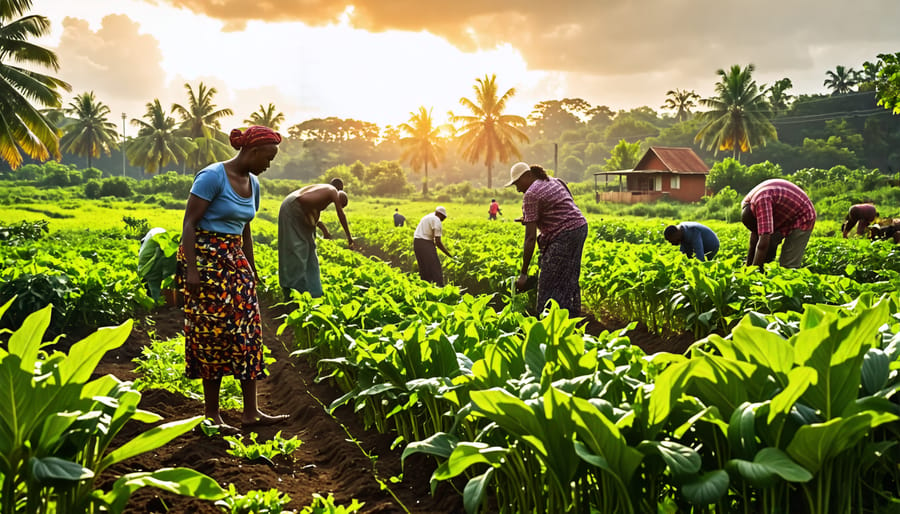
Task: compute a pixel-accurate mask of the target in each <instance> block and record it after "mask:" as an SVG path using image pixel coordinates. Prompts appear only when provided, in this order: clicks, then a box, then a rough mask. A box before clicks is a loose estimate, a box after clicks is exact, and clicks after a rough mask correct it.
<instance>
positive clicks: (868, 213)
mask: <svg viewBox="0 0 900 514" xmlns="http://www.w3.org/2000/svg"><path fill="white" fill-rule="evenodd" d="M877 217H878V209H876V208H875V206H874V205H872V204H870V203H858V204H856V205H853V206H851V207H850V212H848V213H847V217H846V218H844V223H843V225H841V233H843V234H844V239H846V238H847V234H849V233H850V231H851V230H853V226H854V225H856V224H857V223H859V225H857V227H856V235H858V236H861V235H864V234H865V233H866V229H867V228H869V224H870V223H874V222H875V218H877Z"/></svg>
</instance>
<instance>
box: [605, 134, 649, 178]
mask: <svg viewBox="0 0 900 514" xmlns="http://www.w3.org/2000/svg"><path fill="white" fill-rule="evenodd" d="M640 160H641V142H640V141H635V142H634V143H629V142H628V141H625V140H624V139H622V140H621V141H619V143H618V144H616V146H614V147H613V149H612V152H611V155H610V156H609V159H607V160H606V162H605V163H604V164H603V169H605V170H606V171H616V170H625V169H631V168H634V167H635V165H637V163H638V161H640Z"/></svg>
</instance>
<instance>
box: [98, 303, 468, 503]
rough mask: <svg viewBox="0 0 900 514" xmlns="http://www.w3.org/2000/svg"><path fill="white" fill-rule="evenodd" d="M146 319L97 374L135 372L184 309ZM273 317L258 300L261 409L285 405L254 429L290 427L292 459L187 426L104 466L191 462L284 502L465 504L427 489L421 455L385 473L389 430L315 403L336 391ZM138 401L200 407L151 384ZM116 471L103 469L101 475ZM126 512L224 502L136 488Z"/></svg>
mask: <svg viewBox="0 0 900 514" xmlns="http://www.w3.org/2000/svg"><path fill="white" fill-rule="evenodd" d="M150 319H151V320H152V325H151V324H148V323H146V322H145V323H139V324H138V325H140V326H136V328H135V329H134V331H133V332H132V334H131V336H130V337H129V339H128V341H127V342H126V344H125V345H124V346H123V347H122V348H120V349H118V350H116V351H115V352H111V353H109V354H107V356H106V357H105V358H104V360H103V361H102V362H101V364H100V366H99V367H98V369H97V372H98V373H99V374H106V373H111V374H113V375H116V376H117V377H119V378H121V379H123V380H133V379H134V378H135V375H134V373H133V371H132V369H133V367H134V366H133V364H132V363H131V360H132V359H133V358H135V357H137V356H138V355H140V352H141V348H142V347H143V346H144V345H146V344H148V343H149V341H150V338H149V336H148V334H147V330H148V329H150V330H155V331H156V332H157V337H158V338H163V339H165V338H169V337H172V336H174V335H176V334H178V333H180V331H181V330H182V323H183V314H182V312H181V310H179V309H176V308H173V307H164V308H160V309H158V310H157V311H154V312H153V313H152V314H151V316H150ZM279 325H280V321H278V320H277V319H275V314H274V313H273V312H272V311H271V310H269V309H267V308H265V307H264V308H263V331H264V332H263V333H264V341H265V343H266V345H267V346H268V347H269V348H270V349H271V350H272V352H273V355H274V357H275V358H276V362H275V363H274V364H273V365H272V366H270V368H269V373H270V376H269V377H268V378H267V379H266V380H263V381H260V382H259V395H260V406H261V408H262V409H263V410H265V411H266V412H269V413H288V414H290V415H291V418H290V420H288V421H287V422H285V423H283V424H281V425H278V426H275V427H264V428H259V429H256V430H255V431H256V432H258V433H259V435H260V438H259V439H260V440H263V439H264V438H267V437H271V436H273V435H274V434H275V433H276V432H277V431H279V430H281V431H282V437H285V438H290V437H292V436H297V437H298V438H299V439H300V440H301V441H303V444H302V445H301V446H300V448H299V449H298V450H297V451H296V452H295V453H294V455H293V457H294V459H293V461H291V460H288V459H284V460H276V462H275V466H274V467H270V466H269V465H266V464H256V463H251V462H249V461H247V460H245V459H239V458H237V457H232V456H231V455H229V454H227V453H226V451H225V450H226V449H227V447H228V444H227V443H226V442H225V441H224V440H223V439H222V438H221V437H211V438H210V437H206V436H205V435H204V434H203V433H202V432H200V431H199V430H196V429H195V430H194V431H193V432H191V433H188V434H185V435H184V436H182V437H180V438H178V439H176V440H174V441H172V442H171V443H170V444H168V445H166V446H164V447H162V448H159V449H158V450H156V451H154V452H150V453H148V454H145V455H140V456H138V457H135V458H133V459H130V460H129V461H127V462H125V463H123V464H121V465H118V466H117V467H115V468H114V469H113V470H112V471H113V472H114V474H115V475H116V476H118V475H121V474H124V473H129V472H134V471H146V470H151V469H158V468H161V467H175V466H183V467H190V468H193V469H196V470H198V471H201V472H203V473H206V474H207V475H209V476H211V477H213V478H215V479H216V480H217V481H218V482H219V483H220V484H221V485H222V486H223V487H225V486H226V485H227V484H228V483H234V484H235V486H236V487H237V489H238V490H239V491H241V492H246V491H248V490H251V489H259V490H268V489H270V488H276V489H278V490H279V491H281V492H283V493H287V494H288V495H289V496H290V497H291V498H292V501H291V503H290V504H289V505H288V507H289V508H291V509H298V508H300V507H302V506H304V505H306V504H308V503H309V502H310V501H311V499H312V493H319V494H322V495H327V493H329V492H331V493H333V494H334V496H335V499H336V500H338V501H339V502H342V503H349V501H350V499H351V498H355V499H357V500H360V501H363V502H365V507H364V508H363V512H366V513H402V512H407V511H408V512H411V513H422V514H432V513H434V514H437V513H442V514H443V513H457V512H459V513H461V512H463V508H462V501H461V497H460V495H459V494H458V493H457V492H456V491H454V490H453V489H452V488H451V487H450V486H449V485H447V484H441V485H440V486H439V487H438V489H437V491H436V497H432V496H431V495H430V491H429V484H428V479H429V477H430V476H431V472H432V471H433V469H434V463H433V462H429V461H427V460H426V459H425V457H421V456H413V457H411V458H410V459H409V460H407V466H406V472H405V474H404V480H403V481H402V482H400V483H390V481H389V478H390V477H392V476H397V475H399V474H400V473H401V467H400V454H401V451H402V449H400V448H398V449H396V450H394V451H391V450H390V444H391V442H392V436H390V435H381V434H378V433H377V432H375V431H374V430H373V431H366V430H364V429H363V427H362V425H361V423H360V422H359V421H358V420H357V418H356V417H355V416H354V414H353V413H352V412H350V409H349V408H347V407H343V408H341V409H339V410H338V411H337V412H336V413H335V416H334V417H332V416H331V415H329V414H328V412H327V411H326V409H325V408H324V407H323V405H328V404H330V403H331V401H333V400H334V399H335V398H337V397H338V396H339V395H340V392H339V391H337V390H336V389H333V388H332V387H330V386H329V385H325V384H316V383H314V382H313V378H314V377H315V374H314V371H313V370H312V369H310V367H309V366H308V365H307V364H306V363H305V362H301V361H298V360H297V359H295V358H291V357H289V353H290V348H291V347H292V339H291V335H290V332H289V331H288V332H285V334H283V335H282V336H277V335H276V330H277V328H278V326H279ZM181 371H182V370H176V372H181ZM141 408H143V409H146V410H149V411H152V412H155V413H157V414H160V415H161V416H163V417H164V418H165V421H174V420H177V419H184V418H188V417H192V416H195V415H197V414H201V413H202V412H203V410H202V405H201V403H200V402H199V401H196V400H190V399H187V398H185V397H183V396H181V395H177V394H173V393H169V392H166V391H159V390H153V391H145V392H144V394H143V398H142V400H141ZM224 417H225V421H226V422H227V423H230V424H232V425H234V426H240V413H239V412H236V411H226V412H225V413H224ZM146 428H147V427H146V426H145V425H140V424H136V425H133V426H132V425H129V426H128V427H126V428H125V429H124V430H123V433H124V435H127V436H128V437H129V438H130V437H132V436H133V435H134V434H136V433H138V432H140V431H143V430H145V429H146ZM348 433H349V434H348ZM351 435H352V437H351ZM353 439H355V440H356V441H355V442H354V441H353ZM367 454H368V455H369V456H373V458H370V457H369V456H367ZM114 478H115V477H114V476H110V477H109V478H108V480H113V479H114ZM382 483H385V484H388V487H389V489H390V491H388V490H385V489H384V488H382V485H381V484H382ZM127 512H134V513H150V512H197V513H207V512H208V513H218V512H222V511H221V510H219V509H218V508H217V507H215V506H213V505H212V504H211V503H209V502H202V501H199V500H193V499H188V498H184V497H181V496H178V495H173V494H169V493H163V492H159V491H158V490H156V489H150V488H144V489H141V490H139V491H137V492H136V493H135V494H134V496H133V497H132V500H131V502H130V503H129V505H128V510H127Z"/></svg>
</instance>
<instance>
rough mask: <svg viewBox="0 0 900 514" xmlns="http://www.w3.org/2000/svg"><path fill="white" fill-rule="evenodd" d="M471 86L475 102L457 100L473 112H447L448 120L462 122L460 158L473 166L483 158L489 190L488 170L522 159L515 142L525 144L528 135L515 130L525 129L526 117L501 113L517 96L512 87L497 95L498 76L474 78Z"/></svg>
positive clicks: (489, 171)
mask: <svg viewBox="0 0 900 514" xmlns="http://www.w3.org/2000/svg"><path fill="white" fill-rule="evenodd" d="M475 82H476V84H475V85H474V86H472V89H474V90H475V101H472V100H469V99H468V98H460V99H459V103H460V104H462V106H463V107H465V108H466V109H468V110H469V111H471V112H472V115H471V116H455V115H453V113H450V121H452V122H453V123H462V124H463V125H462V127H460V128H459V130H460V131H462V135H461V136H459V143H460V146H462V148H463V154H462V156H463V158H464V159H465V160H466V161H468V162H470V163H472V164H475V163H476V162H478V160H479V159H481V157H482V156H484V161H483V162H484V164H485V166H487V172H488V182H487V185H488V187H489V188H490V187H492V183H491V170H492V169H493V167H494V163H495V162H509V161H510V159H511V158H512V157H513V156H515V157H516V158H518V159H521V158H522V156H521V154H520V153H519V149H518V148H516V141H520V142H523V143H527V142H528V136H527V135H525V133H524V132H522V131H521V130H519V129H518V128H517V127H524V126H525V124H526V121H525V118H523V117H521V116H514V115H512V114H503V111H504V110H505V109H506V103H507V102H508V101H509V99H510V98H512V96H513V95H515V94H516V90H515V88H509V89H508V90H507V91H506V93H503V95H501V96H499V97H498V96H497V75H491V76H490V77H488V76H487V75H485V76H484V78H483V79H480V78H479V79H475Z"/></svg>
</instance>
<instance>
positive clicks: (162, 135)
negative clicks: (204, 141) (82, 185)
mask: <svg viewBox="0 0 900 514" xmlns="http://www.w3.org/2000/svg"><path fill="white" fill-rule="evenodd" d="M143 118H144V120H147V121H144V120H140V119H137V118H133V119H132V120H131V124H132V125H134V126H135V127H138V135H137V137H135V138H134V139H132V140H131V141H130V142H128V146H127V148H126V150H125V155H126V156H127V157H128V162H130V163H131V165H132V166H142V167H143V168H144V171H145V172H146V173H150V174H153V173H157V172H159V171H162V168H163V167H164V166H166V165H167V164H170V163H173V162H183V161H184V160H185V158H187V156H188V154H189V153H191V152H192V151H194V150H195V149H196V147H195V146H194V143H192V142H191V140H190V139H189V138H187V137H185V136H183V135H181V134H180V131H179V130H178V128H177V126H176V124H177V122H176V121H175V118H173V117H171V116H166V111H165V110H164V109H163V108H162V105H161V104H160V103H159V99H158V98H157V99H155V100H153V101H152V102H150V103H148V104H147V112H146V113H145V114H144V116H143Z"/></svg>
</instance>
